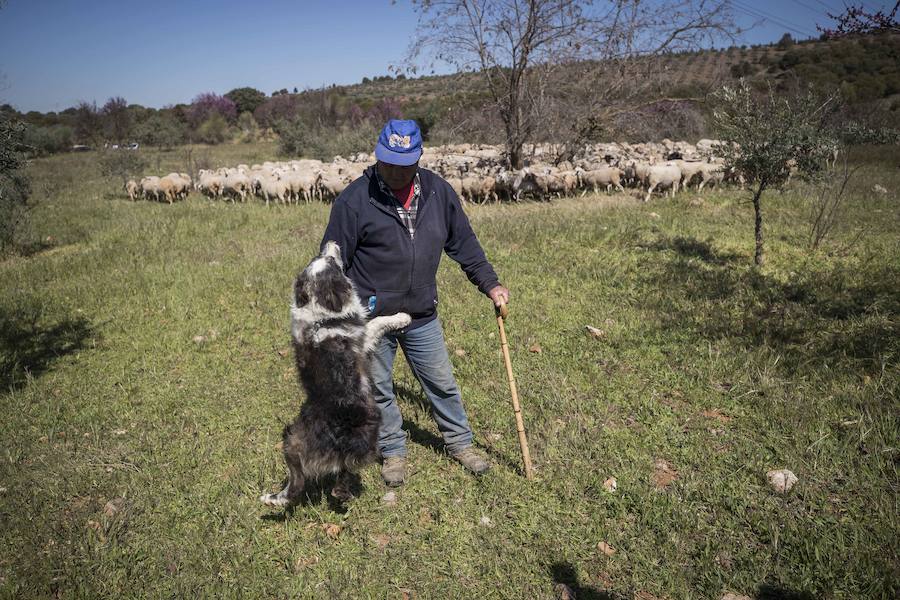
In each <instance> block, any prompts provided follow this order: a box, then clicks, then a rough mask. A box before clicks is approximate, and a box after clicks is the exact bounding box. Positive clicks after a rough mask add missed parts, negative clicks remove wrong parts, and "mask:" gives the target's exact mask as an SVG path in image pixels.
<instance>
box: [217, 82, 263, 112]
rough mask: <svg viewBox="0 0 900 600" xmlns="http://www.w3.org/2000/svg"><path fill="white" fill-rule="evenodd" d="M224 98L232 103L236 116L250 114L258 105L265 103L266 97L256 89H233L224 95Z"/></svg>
mask: <svg viewBox="0 0 900 600" xmlns="http://www.w3.org/2000/svg"><path fill="white" fill-rule="evenodd" d="M225 97H226V98H228V99H229V100H231V101H232V102H234V105H235V107H236V108H237V112H238V114H239V115H240V114H243V113H245V112H249V113H252V112H253V111H254V110H256V109H257V108H258V107H259V105H260V104H262V103H263V102H265V101H266V95H265V94H264V93H263V92H261V91H259V90H258V89H256V88H252V87H242V88H235V89H233V90H231V91H230V92H228V93H227V94H225Z"/></svg>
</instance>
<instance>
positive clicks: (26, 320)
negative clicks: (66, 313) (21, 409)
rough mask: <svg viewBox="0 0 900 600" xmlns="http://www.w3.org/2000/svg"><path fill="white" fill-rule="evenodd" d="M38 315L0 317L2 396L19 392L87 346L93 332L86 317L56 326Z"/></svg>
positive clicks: (0, 384)
mask: <svg viewBox="0 0 900 600" xmlns="http://www.w3.org/2000/svg"><path fill="white" fill-rule="evenodd" d="M39 321H40V316H39V314H38V313H37V312H33V313H31V314H23V313H19V314H11V315H0V393H3V392H5V391H7V390H9V389H19V388H21V387H22V386H23V385H25V383H26V382H27V381H28V378H29V376H30V377H37V376H39V375H41V374H42V373H44V372H45V371H47V369H49V368H50V365H51V363H52V362H53V361H54V360H56V359H57V358H60V357H62V356H65V355H67V354H71V353H73V352H77V351H78V350H80V349H81V348H82V347H84V343H85V340H87V339H88V338H89V337H91V336H92V335H93V333H94V331H93V328H92V326H91V323H90V321H88V320H87V319H85V318H84V317H76V318H74V319H65V320H63V321H59V322H58V323H55V324H53V325H44V324H41V323H39Z"/></svg>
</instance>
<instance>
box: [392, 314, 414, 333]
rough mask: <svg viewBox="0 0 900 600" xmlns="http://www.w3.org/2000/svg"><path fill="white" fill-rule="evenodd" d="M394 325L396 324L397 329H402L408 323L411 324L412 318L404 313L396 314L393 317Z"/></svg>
mask: <svg viewBox="0 0 900 600" xmlns="http://www.w3.org/2000/svg"><path fill="white" fill-rule="evenodd" d="M394 319H395V323H396V324H397V329H403V328H404V327H406V326H407V325H409V324H410V323H412V317H411V316H409V315H408V314H406V313H397V314H396V315H394Z"/></svg>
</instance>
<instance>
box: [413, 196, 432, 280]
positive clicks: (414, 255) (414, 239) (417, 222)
mask: <svg viewBox="0 0 900 600" xmlns="http://www.w3.org/2000/svg"><path fill="white" fill-rule="evenodd" d="M432 196H434V190H432V191H431V193H430V194H428V198H427V200H431V197H432ZM419 200H420V201H421V198H420V199H419ZM420 204H421V205H422V207H423V208H424V207H425V206H426V205H427V204H430V203H429V202H427V201H426V202H420ZM416 212H417V214H416V229H418V228H419V219H421V217H422V214H424V213H423V212H419V211H418V209H417V211H416ZM407 233H409V230H408V229H407ZM409 241H410V244H411V245H412V266H411V267H410V269H409V291H408V292H407V297H408V296H410V295H411V294H412V289H413V287H412V285H413V274H414V273H415V272H416V238H415V236H414V235H411V234H410V236H409Z"/></svg>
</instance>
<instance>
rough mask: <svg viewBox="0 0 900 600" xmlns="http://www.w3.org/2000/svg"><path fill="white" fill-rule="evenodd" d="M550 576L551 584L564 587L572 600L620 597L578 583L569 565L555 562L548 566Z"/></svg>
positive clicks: (615, 598)
mask: <svg viewBox="0 0 900 600" xmlns="http://www.w3.org/2000/svg"><path fill="white" fill-rule="evenodd" d="M550 576H551V577H553V583H554V584H555V585H557V586H559V585H560V584H562V585H564V586H566V587H567V588H568V590H567V591H566V594H568V597H569V598H571V599H572V600H576V599H577V600H617V599H618V598H620V596H614V595H612V594H610V593H608V592H605V591H603V590H598V589H596V588H593V587H588V586H584V585H581V584H580V583H578V574H577V573H576V572H575V567H573V566H572V565H571V564H569V563H565V562H557V563H553V565H551V566H550ZM566 594H557V597H566Z"/></svg>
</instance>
